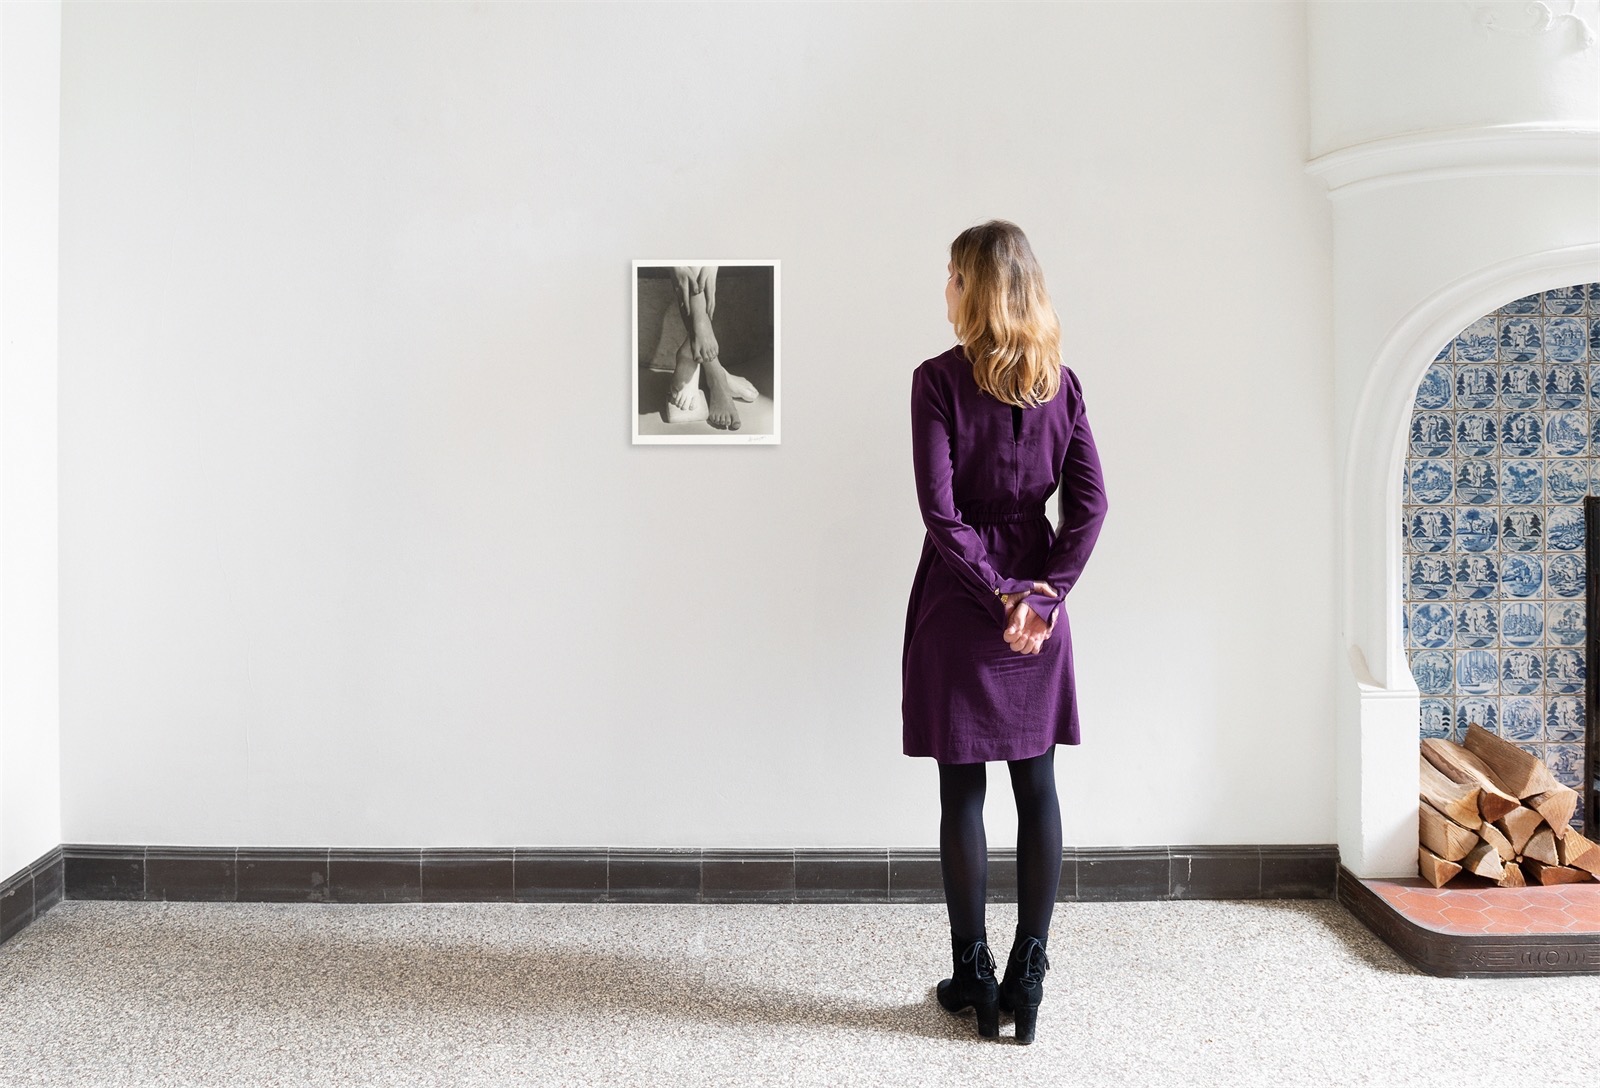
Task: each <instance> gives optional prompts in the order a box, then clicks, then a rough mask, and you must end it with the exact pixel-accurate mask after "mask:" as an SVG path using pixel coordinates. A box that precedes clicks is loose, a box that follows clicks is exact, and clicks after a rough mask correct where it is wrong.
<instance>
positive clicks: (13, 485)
mask: <svg viewBox="0 0 1600 1088" xmlns="http://www.w3.org/2000/svg"><path fill="white" fill-rule="evenodd" d="M60 79H61V6H60V5H59V4H56V3H37V4H0V880H4V879H5V878H6V877H9V876H11V875H12V874H14V873H16V872H18V871H20V870H21V869H22V868H23V867H24V866H26V865H27V864H28V863H29V862H32V861H36V860H38V859H39V858H40V857H41V856H42V855H44V854H45V853H47V852H48V851H50V850H51V849H53V848H54V847H55V846H56V845H57V844H59V843H60V842H61V751H60V744H61V737H60V720H59V716H58V712H59V703H58V700H57V681H58V676H57V671H56V669H57V651H56V637H57V621H56V233H57V229H58V226H59V221H58V217H57V208H58V200H57V183H58V163H59V157H58V156H59V133H60V111H61V96H60Z"/></svg>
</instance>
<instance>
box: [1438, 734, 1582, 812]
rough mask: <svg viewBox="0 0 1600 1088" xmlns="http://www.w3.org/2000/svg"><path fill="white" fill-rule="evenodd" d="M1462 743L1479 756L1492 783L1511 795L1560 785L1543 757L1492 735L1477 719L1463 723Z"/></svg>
mask: <svg viewBox="0 0 1600 1088" xmlns="http://www.w3.org/2000/svg"><path fill="white" fill-rule="evenodd" d="M1462 747H1463V748H1465V749H1466V750H1467V751H1469V752H1471V753H1472V754H1473V755H1475V756H1477V757H1478V758H1479V759H1481V760H1483V762H1484V764H1485V765H1486V766H1488V768H1489V772H1490V774H1492V775H1493V777H1494V780H1495V783H1496V784H1497V785H1499V787H1500V788H1501V789H1503V790H1505V791H1506V792H1507V793H1509V794H1511V795H1512V796H1513V797H1532V796H1533V795H1534V794H1536V793H1544V792H1545V791H1546V790H1550V789H1554V788H1555V787H1556V786H1559V785H1561V783H1560V782H1558V781H1556V776H1555V775H1553V774H1551V773H1550V768H1549V767H1546V766H1545V765H1544V760H1542V759H1540V758H1539V757H1538V756H1535V755H1530V754H1528V753H1527V752H1524V751H1523V750H1522V749H1521V748H1518V747H1517V746H1516V745H1515V744H1512V743H1511V742H1510V741H1508V740H1504V739H1502V738H1500V737H1497V736H1495V735H1494V734H1493V733H1491V732H1489V731H1488V730H1487V729H1485V728H1484V727H1483V726H1481V725H1479V724H1478V723H1477V722H1468V723H1467V735H1466V736H1465V737H1464V738H1462Z"/></svg>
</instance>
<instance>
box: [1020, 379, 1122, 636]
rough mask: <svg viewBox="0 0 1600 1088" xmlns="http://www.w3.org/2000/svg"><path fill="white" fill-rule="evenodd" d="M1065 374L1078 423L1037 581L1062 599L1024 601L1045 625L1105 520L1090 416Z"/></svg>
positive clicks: (1040, 596)
mask: <svg viewBox="0 0 1600 1088" xmlns="http://www.w3.org/2000/svg"><path fill="white" fill-rule="evenodd" d="M1068 374H1069V375H1071V381H1072V388H1073V392H1074V393H1075V394H1076V395H1077V399H1078V419H1077V422H1076V423H1075V424H1074V425H1073V428H1072V438H1071V440H1070V441H1069V442H1068V444H1067V451H1066V455H1065V456H1064V457H1063V458H1062V462H1061V476H1060V481H1059V483H1058V484H1057V486H1056V502H1057V507H1058V509H1059V511H1060V515H1061V525H1060V527H1059V528H1058V529H1057V530H1056V536H1055V540H1054V541H1052V542H1051V545H1050V553H1049V555H1048V556H1046V558H1045V565H1044V571H1043V572H1042V573H1041V574H1040V575H1039V580H1040V581H1042V582H1046V583H1048V584H1049V585H1051V586H1052V587H1054V589H1055V591H1056V592H1057V593H1059V594H1060V595H1061V596H1060V597H1056V598H1051V597H1047V596H1045V595H1043V594H1030V595H1029V596H1028V598H1027V603H1028V606H1029V607H1030V608H1032V609H1033V610H1034V611H1035V612H1036V613H1038V614H1039V618H1040V619H1042V620H1044V621H1045V623H1046V624H1049V623H1052V622H1054V616H1055V610H1056V609H1057V608H1059V607H1060V606H1061V602H1062V601H1063V600H1065V599H1066V596H1067V594H1068V593H1069V592H1071V590H1072V587H1073V585H1074V584H1075V583H1076V582H1077V581H1078V576H1079V575H1080V574H1082V573H1083V568H1084V565H1085V564H1086V563H1088V562H1089V553H1090V552H1092V551H1093V550H1094V544H1095V541H1096V540H1097V539H1099V536H1100V525H1101V523H1102V522H1103V521H1104V520H1105V516H1106V489H1105V480H1104V477H1103V476H1102V475H1101V472H1100V455H1099V453H1098V452H1097V451H1096V450H1095V446H1094V432H1093V431H1091V430H1090V429H1089V415H1088V412H1087V411H1086V410H1085V409H1084V407H1083V386H1082V385H1081V383H1080V382H1079V381H1078V376H1077V375H1076V374H1072V373H1071V371H1068Z"/></svg>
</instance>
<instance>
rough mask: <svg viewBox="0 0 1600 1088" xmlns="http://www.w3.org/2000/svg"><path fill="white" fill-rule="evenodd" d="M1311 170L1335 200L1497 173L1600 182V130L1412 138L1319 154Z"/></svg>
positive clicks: (1522, 127)
mask: <svg viewBox="0 0 1600 1088" xmlns="http://www.w3.org/2000/svg"><path fill="white" fill-rule="evenodd" d="M1306 170H1307V172H1309V173H1312V174H1316V175H1317V176H1318V177H1320V178H1322V180H1323V181H1324V182H1325V183H1326V184H1327V186H1328V195H1329V196H1330V197H1341V196H1347V195H1349V194H1350V193H1351V192H1359V191H1362V190H1366V189H1371V188H1375V187H1379V186H1384V185H1398V184H1405V183H1408V182H1414V181H1434V180H1439V179H1446V178H1465V177H1481V176H1484V175H1490V174H1588V175H1593V176H1595V177H1600V129H1595V128H1579V127H1572V126H1564V125H1553V124H1548V123H1543V122H1539V123H1528V124H1515V125H1483V126H1472V127H1468V128H1452V129H1433V130H1430V131H1425V132H1408V133H1404V134H1402V135H1399V136H1389V137H1385V138H1384V139H1381V140H1371V141H1368V142H1366V143H1360V144H1355V145H1353V146H1351V147H1342V148H1340V149H1339V150H1337V151H1330V152H1328V153H1327V154H1326V155H1319V156H1317V157H1316V158H1314V159H1312V160H1311V161H1310V162H1308V163H1307V164H1306Z"/></svg>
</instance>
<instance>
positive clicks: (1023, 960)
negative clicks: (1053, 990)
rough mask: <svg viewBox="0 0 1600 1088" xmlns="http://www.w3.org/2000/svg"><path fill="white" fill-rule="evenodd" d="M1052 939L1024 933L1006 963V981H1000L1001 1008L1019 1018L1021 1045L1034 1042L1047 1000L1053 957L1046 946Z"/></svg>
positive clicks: (1018, 1036)
mask: <svg viewBox="0 0 1600 1088" xmlns="http://www.w3.org/2000/svg"><path fill="white" fill-rule="evenodd" d="M1047 939H1048V938H1040V937H1031V936H1029V935H1028V934H1026V933H1023V932H1022V931H1021V930H1018V931H1017V939H1016V941H1015V942H1014V943H1013V944H1012V946H1011V958H1010V959H1008V960H1007V961H1006V977H1005V978H1003V979H1001V980H1000V986H999V990H1000V993H999V1000H1000V1007H1001V1008H1002V1009H1004V1010H1005V1011H1006V1012H1009V1013H1011V1014H1012V1015H1014V1016H1015V1017H1016V1018H1017V1042H1019V1043H1031V1042H1033V1031H1034V1027H1035V1025H1036V1024H1037V1023H1038V1020H1039V1002H1041V1001H1043V1000H1044V973H1045V972H1046V971H1048V970H1049V969H1050V957H1048V956H1046V955H1045V951H1044V946H1045V941H1046V940H1047Z"/></svg>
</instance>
